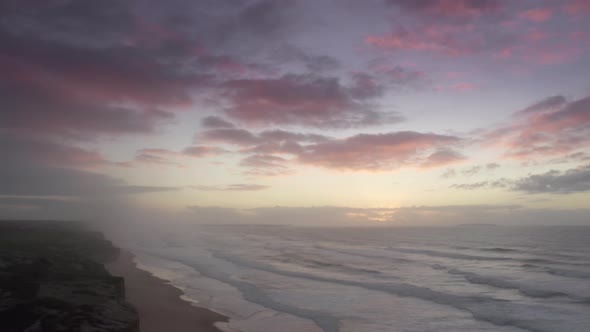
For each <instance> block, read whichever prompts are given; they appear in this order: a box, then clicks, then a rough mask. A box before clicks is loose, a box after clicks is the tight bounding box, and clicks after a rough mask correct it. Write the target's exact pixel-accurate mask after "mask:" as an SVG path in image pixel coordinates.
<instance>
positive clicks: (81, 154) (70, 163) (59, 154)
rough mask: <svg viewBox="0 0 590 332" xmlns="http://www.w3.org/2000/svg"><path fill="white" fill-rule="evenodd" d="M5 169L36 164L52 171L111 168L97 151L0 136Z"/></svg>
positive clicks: (44, 141)
mask: <svg viewBox="0 0 590 332" xmlns="http://www.w3.org/2000/svg"><path fill="white" fill-rule="evenodd" d="M0 150H1V151H2V159H3V161H2V163H3V164H4V165H26V164H37V165H43V166H53V167H63V166H67V167H73V168H93V167H97V166H104V165H109V164H112V163H111V162H110V161H108V160H106V159H105V158H104V157H103V156H102V155H101V154H100V153H99V152H98V151H94V150H88V149H85V148H81V147H79V146H76V145H71V144H66V143H56V142H52V141H49V140H44V139H39V138H36V137H27V136H22V135H12V134H7V133H1V132H0Z"/></svg>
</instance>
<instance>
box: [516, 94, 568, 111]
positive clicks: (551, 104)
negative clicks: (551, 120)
mask: <svg viewBox="0 0 590 332" xmlns="http://www.w3.org/2000/svg"><path fill="white" fill-rule="evenodd" d="M566 103H567V99H565V97H564V96H560V95H558V96H551V97H547V98H545V99H543V100H541V101H539V102H536V103H534V104H533V105H531V106H529V107H527V108H525V109H523V110H521V111H518V112H517V114H519V115H527V114H531V113H537V112H552V111H557V110H559V109H560V108H561V107H562V106H564V105H565V104H566Z"/></svg>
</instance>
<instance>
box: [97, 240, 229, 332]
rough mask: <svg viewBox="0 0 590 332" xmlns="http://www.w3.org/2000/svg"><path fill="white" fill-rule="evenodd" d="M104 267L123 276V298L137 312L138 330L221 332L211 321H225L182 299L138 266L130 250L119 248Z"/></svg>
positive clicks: (173, 289)
mask: <svg viewBox="0 0 590 332" xmlns="http://www.w3.org/2000/svg"><path fill="white" fill-rule="evenodd" d="M106 267H107V269H108V270H109V272H110V273H111V274H113V275H115V276H121V277H123V278H125V290H126V298H127V300H128V301H129V302H130V303H131V304H133V306H134V307H135V308H136V309H137V311H138V312H139V318H140V319H139V321H140V329H141V332H165V331H174V332H221V330H220V329H218V328H217V327H215V325H214V324H215V323H216V322H226V321H227V320H228V318H227V317H226V316H223V315H221V314H218V313H216V312H213V311H211V310H208V309H205V308H200V307H197V306H194V305H192V304H191V303H190V302H187V301H184V300H182V299H181V298H180V296H181V295H182V292H181V291H180V290H179V289H177V288H175V287H174V286H172V285H170V284H168V283H167V282H166V281H165V280H162V279H159V278H157V277H155V276H153V275H151V274H150V273H149V272H146V271H144V270H141V269H139V268H138V267H137V266H136V264H135V262H134V260H133V255H132V254H131V253H129V252H126V251H121V254H120V255H119V257H118V258H117V259H116V260H115V261H112V262H110V263H107V264H106Z"/></svg>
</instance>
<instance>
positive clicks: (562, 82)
mask: <svg viewBox="0 0 590 332" xmlns="http://www.w3.org/2000/svg"><path fill="white" fill-rule="evenodd" d="M0 73H2V74H1V75H0V147H1V148H0V151H1V153H2V162H1V165H0V218H18V219H25V218H34V219H88V218H91V219H108V218H110V219H113V218H119V219H125V218H132V216H131V215H133V217H134V218H140V219H141V218H146V219H147V218H152V219H157V220H160V221H161V222H166V220H171V219H175V218H180V219H183V220H187V221H189V222H200V223H262V224H294V225H421V224H435V225H447V224H456V223H480V222H486V223H502V224H530V223H533V224H534V223H548V224H584V223H585V224H590V205H589V204H588V202H590V1H587V0H563V1H557V0H554V1H551V0H547V1H543V0H534V1H533V0H523V1H509V0H415V1H414V0H198V1H197V0H169V1H155V0H102V1H95V0H45V1H35V0H27V1H22V0H5V1H2V2H1V3H0ZM115 211H117V212H118V213H114V212H115ZM123 211H126V212H123ZM129 211H134V212H133V214H131V213H129ZM126 213H127V214H126Z"/></svg>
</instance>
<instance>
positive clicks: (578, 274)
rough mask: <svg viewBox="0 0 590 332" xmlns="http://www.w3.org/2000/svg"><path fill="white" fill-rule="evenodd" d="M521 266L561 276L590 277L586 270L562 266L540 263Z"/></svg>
mask: <svg viewBox="0 0 590 332" xmlns="http://www.w3.org/2000/svg"><path fill="white" fill-rule="evenodd" d="M521 267H523V268H527V269H534V270H536V271H539V272H545V273H548V274H551V275H556V276H560V277H568V278H578V279H590V272H586V271H579V270H569V269H561V268H556V267H548V266H539V265H535V264H522V265H521Z"/></svg>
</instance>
